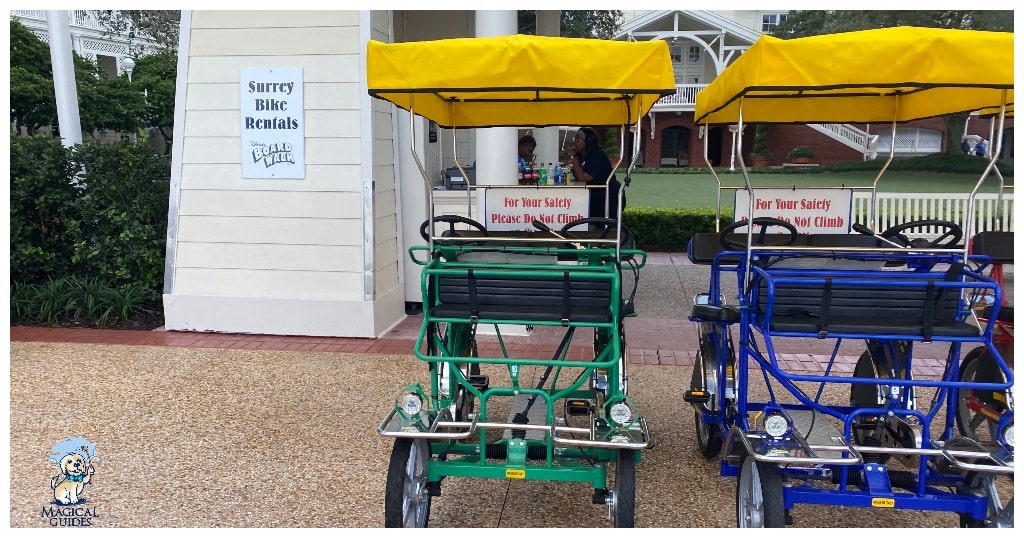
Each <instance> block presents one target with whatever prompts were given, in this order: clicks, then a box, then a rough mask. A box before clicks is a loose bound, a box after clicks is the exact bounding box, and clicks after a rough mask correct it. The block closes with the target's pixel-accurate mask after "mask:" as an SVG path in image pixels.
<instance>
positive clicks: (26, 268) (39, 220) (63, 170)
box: [10, 136, 82, 283]
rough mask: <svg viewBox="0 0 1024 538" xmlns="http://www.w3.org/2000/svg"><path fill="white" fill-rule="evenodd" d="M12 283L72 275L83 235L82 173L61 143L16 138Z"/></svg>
mask: <svg viewBox="0 0 1024 538" xmlns="http://www.w3.org/2000/svg"><path fill="white" fill-rule="evenodd" d="M10 170H11V172H10V173H11V233H10V235H11V281H12V282H24V283H39V282H46V281H47V280H49V279H50V278H56V277H59V276H61V275H67V274H71V272H72V267H73V265H72V256H73V254H74V249H75V242H76V241H78V240H79V238H81V236H82V230H81V222H80V221H81V216H80V214H79V211H78V201H79V199H80V198H81V196H82V190H81V189H80V188H76V187H75V186H74V185H73V184H72V182H71V179H72V178H74V177H75V172H76V171H77V170H76V168H75V165H74V163H72V161H71V159H70V152H69V151H68V150H66V149H64V147H63V146H61V143H60V139H57V138H53V137H50V136H33V137H25V136H15V137H11V163H10Z"/></svg>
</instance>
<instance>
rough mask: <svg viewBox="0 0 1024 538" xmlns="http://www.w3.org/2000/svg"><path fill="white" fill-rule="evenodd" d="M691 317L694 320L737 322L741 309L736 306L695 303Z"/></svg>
mask: <svg viewBox="0 0 1024 538" xmlns="http://www.w3.org/2000/svg"><path fill="white" fill-rule="evenodd" d="M690 319H692V320H694V321H717V322H722V323H736V322H738V321H739V320H740V311H739V310H738V309H737V308H736V307H735V306H716V305H710V304H695V305H693V309H692V310H691V311H690Z"/></svg>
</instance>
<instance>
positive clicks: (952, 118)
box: [942, 112, 977, 155]
mask: <svg viewBox="0 0 1024 538" xmlns="http://www.w3.org/2000/svg"><path fill="white" fill-rule="evenodd" d="M968 115H970V113H969V112H962V113H960V114H949V115H947V116H943V118H942V119H943V120H945V121H946V153H952V154H956V155H959V154H961V153H963V151H961V150H960V142H962V141H963V138H964V126H965V125H967V116H968ZM973 121H977V118H975V119H974V120H973Z"/></svg>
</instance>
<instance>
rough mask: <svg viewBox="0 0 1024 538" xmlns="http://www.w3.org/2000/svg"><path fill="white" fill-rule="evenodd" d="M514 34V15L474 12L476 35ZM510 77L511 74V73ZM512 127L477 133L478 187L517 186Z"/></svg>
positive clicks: (514, 139)
mask: <svg viewBox="0 0 1024 538" xmlns="http://www.w3.org/2000/svg"><path fill="white" fill-rule="evenodd" d="M515 33H516V12H515V11H507V10H486V11H477V12H476V36H477V37H488V36H498V35H512V34H515ZM509 76H510V77H511V76H512V74H511V73H510V74H509ZM516 134H517V133H516V129H515V128H514V127H489V128H486V129H477V130H476V181H477V184H490V185H515V184H517V183H518V178H517V176H516V171H517V170H518V162H519V160H518V156H519V151H518V141H519V139H518V137H517V136H516Z"/></svg>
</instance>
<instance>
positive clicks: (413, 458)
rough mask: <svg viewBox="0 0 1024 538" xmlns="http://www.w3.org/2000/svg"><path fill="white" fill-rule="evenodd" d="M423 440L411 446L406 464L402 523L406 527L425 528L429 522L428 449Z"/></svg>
mask: <svg viewBox="0 0 1024 538" xmlns="http://www.w3.org/2000/svg"><path fill="white" fill-rule="evenodd" d="M424 444H425V443H424V442H423V441H416V442H414V443H413V444H412V446H410V447H409V461H408V462H406V464H405V481H404V482H405V484H404V488H403V491H402V524H403V526H404V527H406V528H423V527H425V526H426V524H427V513H428V512H427V510H428V509H429V507H430V504H429V503H430V498H429V496H428V495H427V487H426V486H427V457H428V453H427V451H425V450H423V445H424Z"/></svg>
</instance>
